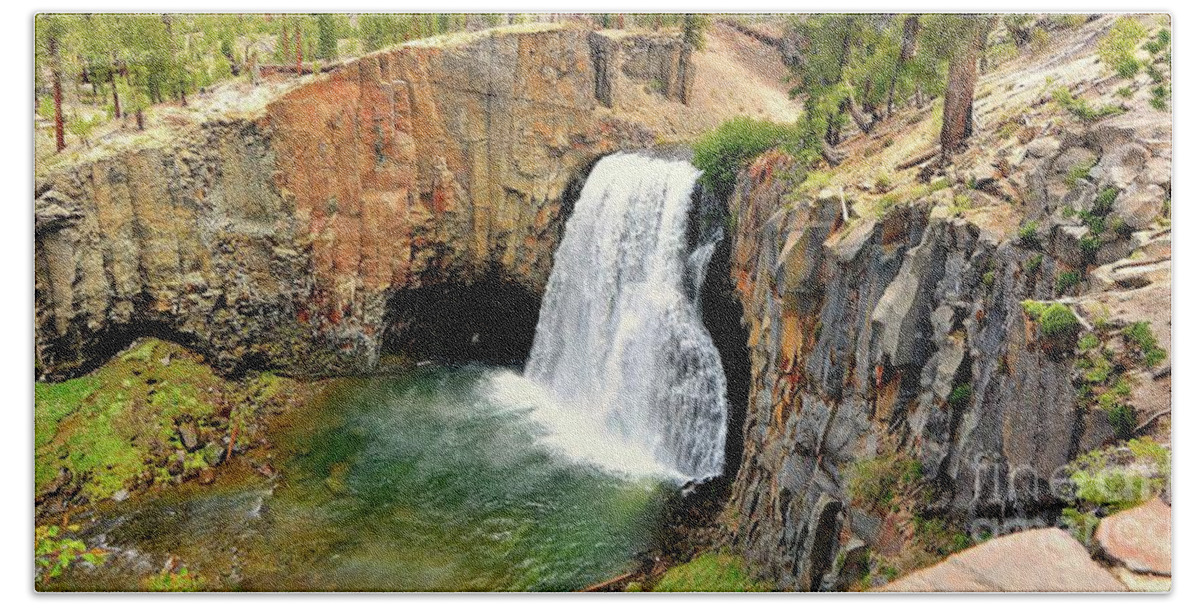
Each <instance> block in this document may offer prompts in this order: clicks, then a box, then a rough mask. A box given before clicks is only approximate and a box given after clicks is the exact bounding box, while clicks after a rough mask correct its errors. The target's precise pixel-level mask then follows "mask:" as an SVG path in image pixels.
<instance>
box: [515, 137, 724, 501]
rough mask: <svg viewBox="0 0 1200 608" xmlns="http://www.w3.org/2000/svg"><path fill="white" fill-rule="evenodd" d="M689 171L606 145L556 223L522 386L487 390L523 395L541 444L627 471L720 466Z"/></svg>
mask: <svg viewBox="0 0 1200 608" xmlns="http://www.w3.org/2000/svg"><path fill="white" fill-rule="evenodd" d="M699 175H700V173H699V171H697V170H696V168H695V167H693V166H692V165H690V164H689V163H687V162H684V161H673V160H663V159H657V158H651V157H648V156H643V155H638V154H614V155H612V156H609V157H606V158H604V159H602V160H601V161H600V162H599V163H598V164H597V165H596V167H595V168H594V169H593V170H592V173H591V175H590V176H589V177H588V180H587V183H586V184H585V185H584V188H583V192H582V194H581V196H580V199H579V202H578V203H577V204H576V206H575V211H574V213H573V214H572V215H571V217H570V219H569V220H568V221H567V226H566V232H565V234H564V236H563V241H562V244H561V245H559V248H558V251H557V252H555V255H554V267H553V270H552V271H551V273H550V281H549V284H548V285H547V287H546V293H545V296H544V298H543V300H542V308H541V316H540V318H539V320H538V326H537V334H536V337H535V338H534V344H533V351H532V352H531V354H530V358H529V362H528V364H527V365H526V368H525V378H524V380H525V381H526V382H521V381H520V379H517V378H515V377H509V378H506V379H498V380H499V382H497V385H496V386H497V388H498V389H499V390H500V391H510V392H511V391H519V392H520V393H521V394H522V396H523V398H524V399H525V400H526V402H528V401H529V400H530V399H531V396H532V400H533V401H534V402H535V405H534V408H533V410H532V416H533V417H534V419H535V420H537V421H538V422H540V423H542V424H543V425H544V426H546V427H548V431H549V434H550V436H549V437H548V438H547V440H548V441H549V442H550V443H552V444H554V445H555V446H556V447H557V448H559V449H560V450H561V451H564V452H566V453H567V454H568V455H570V456H574V457H577V458H581V459H584V460H588V461H591V462H593V463H597V464H600V465H602V466H605V467H607V468H610V469H617V470H620V471H623V472H627V473H632V474H655V475H667V476H675V477H682V478H689V479H703V478H707V477H712V476H714V475H718V474H720V472H721V469H722V466H723V465H724V448H725V424H726V415H727V412H726V409H727V408H726V401H725V374H724V371H723V370H722V368H721V360H720V356H719V355H718V353H717V349H716V347H715V346H714V345H713V342H712V338H711V337H710V336H709V335H708V331H707V330H706V329H705V327H704V325H703V323H702V322H701V318H700V311H699V288H700V286H701V282H702V281H703V278H704V274H705V271H706V268H707V266H708V260H709V258H710V257H711V255H712V250H713V246H714V245H715V241H712V240H710V241H709V242H707V243H703V244H701V245H700V246H698V247H697V248H696V250H695V251H692V252H689V251H688V250H687V249H688V238H687V232H688V218H689V212H690V209H691V200H692V190H693V188H694V186H695V183H696V179H697V178H698V177H699ZM716 238H720V236H719V233H718V234H717V235H716ZM528 381H532V383H533V384H535V385H536V387H529V386H528V385H527V382H528ZM520 385H525V386H523V387H522V386H520ZM531 391H532V392H536V393H537V395H536V396H533V395H531V394H530V393H531ZM508 397H509V398H516V395H512V394H510V395H509V396H508ZM504 400H505V401H508V400H509V399H504ZM510 402H511V401H510Z"/></svg>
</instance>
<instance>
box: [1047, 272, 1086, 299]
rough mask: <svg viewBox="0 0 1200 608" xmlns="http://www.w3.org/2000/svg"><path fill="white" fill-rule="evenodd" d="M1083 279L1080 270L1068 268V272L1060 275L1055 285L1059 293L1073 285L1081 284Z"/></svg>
mask: <svg viewBox="0 0 1200 608" xmlns="http://www.w3.org/2000/svg"><path fill="white" fill-rule="evenodd" d="M1082 281H1083V278H1082V277H1080V275H1079V271H1078V270H1068V271H1067V272H1064V273H1062V274H1060V275H1058V279H1057V280H1055V283H1054V287H1055V289H1057V290H1058V293H1065V292H1066V291H1067V290H1069V289H1071V288H1072V287H1075V286H1076V285H1079V283H1080V282H1082Z"/></svg>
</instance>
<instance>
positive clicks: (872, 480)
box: [848, 453, 921, 511]
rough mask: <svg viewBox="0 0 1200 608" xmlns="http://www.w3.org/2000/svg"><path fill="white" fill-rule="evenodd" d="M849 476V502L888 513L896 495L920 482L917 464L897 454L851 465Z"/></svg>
mask: <svg viewBox="0 0 1200 608" xmlns="http://www.w3.org/2000/svg"><path fill="white" fill-rule="evenodd" d="M849 477H850V480H849V484H848V491H849V496H850V500H851V502H854V503H857V504H859V505H862V506H863V507H866V508H868V509H872V510H875V511H888V510H890V509H891V508H892V506H893V502H894V500H895V499H896V497H897V496H899V495H900V494H901V493H903V491H904V490H905V489H906V488H908V487H910V486H912V485H914V484H916V483H918V482H919V481H920V480H921V463H920V461H918V460H915V459H913V458H909V457H908V456H906V455H904V454H901V453H887V454H881V455H879V456H876V457H874V458H866V459H863V460H858V461H856V462H854V464H853V468H852V469H851V470H850V476H849Z"/></svg>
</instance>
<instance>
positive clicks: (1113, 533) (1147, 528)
mask: <svg viewBox="0 0 1200 608" xmlns="http://www.w3.org/2000/svg"><path fill="white" fill-rule="evenodd" d="M1096 542H1097V544H1099V545H1100V550H1101V551H1103V552H1104V555H1105V556H1106V557H1108V558H1109V559H1111V560H1112V561H1114V562H1117V563H1119V564H1122V565H1123V566H1125V567H1126V568H1128V569H1129V570H1131V571H1133V572H1136V573H1139V574H1154V575H1158V576H1170V575H1171V507H1168V506H1167V505H1166V504H1163V501H1161V500H1159V499H1158V498H1155V499H1153V500H1150V501H1148V502H1146V503H1143V504H1142V505H1140V506H1137V507H1134V508H1132V509H1128V510H1125V511H1121V512H1120V513H1117V514H1116V515H1111V516H1109V517H1105V518H1104V519H1102V520H1100V526H1099V527H1097V528H1096Z"/></svg>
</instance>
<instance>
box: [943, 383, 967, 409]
mask: <svg viewBox="0 0 1200 608" xmlns="http://www.w3.org/2000/svg"><path fill="white" fill-rule="evenodd" d="M970 399H971V385H969V384H960V385H958V386H956V387H954V390H952V391H950V398H949V399H946V403H949V404H950V405H952V406H954V407H959V406H962V405H966V403H967V401H969V400H970Z"/></svg>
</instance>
